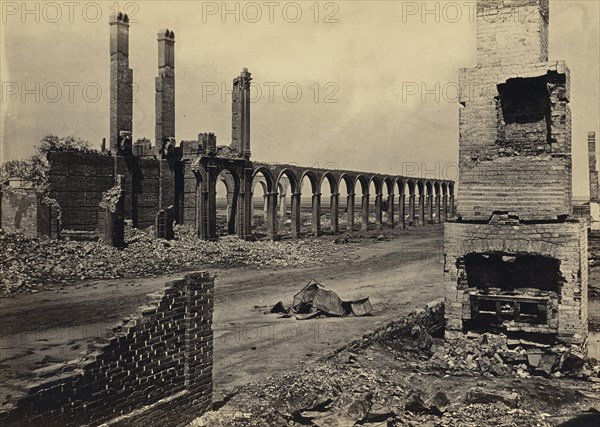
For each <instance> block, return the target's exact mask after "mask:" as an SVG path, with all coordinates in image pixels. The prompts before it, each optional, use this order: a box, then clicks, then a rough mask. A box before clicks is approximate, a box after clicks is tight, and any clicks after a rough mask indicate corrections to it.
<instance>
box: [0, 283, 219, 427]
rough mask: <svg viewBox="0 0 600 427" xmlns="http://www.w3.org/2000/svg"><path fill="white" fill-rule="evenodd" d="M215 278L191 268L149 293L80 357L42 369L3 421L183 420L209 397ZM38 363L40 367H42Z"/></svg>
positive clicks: (160, 425)
mask: <svg viewBox="0 0 600 427" xmlns="http://www.w3.org/2000/svg"><path fill="white" fill-rule="evenodd" d="M213 289H214V278H211V277H210V276H209V275H208V273H207V272H198V273H189V274H187V275H186V276H185V277H184V278H183V279H179V280H174V281H171V282H168V283H167V284H166V286H165V287H164V288H163V290H162V291H161V292H157V293H153V294H150V295H149V297H150V301H149V302H148V305H146V306H143V307H140V308H139V309H138V311H137V312H136V313H134V314H132V315H131V316H130V317H128V318H126V319H124V320H123V321H122V322H121V323H120V324H119V325H118V326H116V327H115V328H114V330H113V331H112V332H111V334H110V335H109V336H108V338H106V339H98V340H97V341H96V342H95V343H94V344H93V345H91V346H90V350H92V352H91V353H88V354H87V355H86V356H85V357H84V358H82V359H81V360H75V361H71V362H66V363H60V364H57V365H50V366H48V367H44V368H41V369H40V372H39V373H38V374H39V376H40V377H42V378H44V379H43V380H40V381H39V382H38V383H36V384H31V385H30V386H29V387H28V389H27V390H26V394H25V395H24V396H23V397H21V398H19V399H18V400H17V401H15V402H14V408H13V409H12V410H10V411H3V412H0V422H1V423H2V425H19V426H39V425H45V426H60V427H65V426H80V425H91V426H96V425H100V424H102V423H104V422H105V423H106V424H107V425H109V426H140V427H141V426H145V427H148V426H150V427H152V426H156V427H163V426H166V425H169V426H184V425H186V424H188V423H189V422H190V421H191V420H193V419H194V418H196V417H197V416H198V415H200V414H201V413H202V412H204V411H205V410H206V409H207V408H209V406H210V404H211V400H212V365H213V360H212V357H213V356H212V354H213V344H212V341H213V331H212V315H213V301H214V299H213V298H214V297H213V295H214V293H213ZM41 371H43V372H41Z"/></svg>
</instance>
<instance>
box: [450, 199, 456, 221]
mask: <svg viewBox="0 0 600 427" xmlns="http://www.w3.org/2000/svg"><path fill="white" fill-rule="evenodd" d="M449 203H450V206H449V210H450V218H454V209H455V206H454V194H451V195H450V200H449Z"/></svg>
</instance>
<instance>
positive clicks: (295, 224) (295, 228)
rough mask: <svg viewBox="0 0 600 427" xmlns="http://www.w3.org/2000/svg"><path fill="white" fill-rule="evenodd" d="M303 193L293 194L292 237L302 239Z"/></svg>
mask: <svg viewBox="0 0 600 427" xmlns="http://www.w3.org/2000/svg"><path fill="white" fill-rule="evenodd" d="M301 197H302V193H294V194H292V209H291V210H292V237H293V238H294V239H299V238H300V206H301V204H300V203H301V200H302V198H301Z"/></svg>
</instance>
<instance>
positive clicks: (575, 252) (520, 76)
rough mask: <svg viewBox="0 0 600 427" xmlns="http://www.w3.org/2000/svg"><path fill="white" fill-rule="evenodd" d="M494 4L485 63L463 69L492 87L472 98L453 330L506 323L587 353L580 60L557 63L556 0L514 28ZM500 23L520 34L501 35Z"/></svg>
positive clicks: (449, 233) (447, 282)
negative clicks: (575, 199)
mask: <svg viewBox="0 0 600 427" xmlns="http://www.w3.org/2000/svg"><path fill="white" fill-rule="evenodd" d="M488 3H489V2H486V1H480V2H478V21H477V23H478V38H477V58H478V66H477V67H475V68H468V69H463V70H461V71H460V84H461V87H466V86H467V84H468V83H469V82H478V84H479V85H481V86H483V87H484V88H485V90H482V91H481V95H480V96H474V97H473V96H471V97H468V96H466V94H462V95H461V96H462V99H461V103H462V105H463V108H461V110H460V143H459V159H460V160H459V161H460V163H459V169H460V192H461V203H460V205H459V208H458V211H457V219H456V221H453V222H452V223H447V224H446V226H445V228H444V252H445V266H444V286H445V294H446V315H445V316H446V337H447V338H450V339H451V338H453V337H455V336H456V334H461V333H464V332H468V331H473V332H502V333H504V334H506V335H507V337H508V343H509V344H511V345H513V346H514V345H523V346H526V347H541V348H544V349H546V350H548V351H550V349H551V348H554V347H553V346H557V345H558V346H562V347H561V348H569V349H571V350H572V351H573V352H576V353H579V354H584V353H585V349H586V340H587V333H588V315H587V286H588V259H587V235H586V234H587V227H586V222H585V221H584V220H581V219H578V218H576V217H574V215H573V205H572V194H571V191H572V189H571V179H572V168H573V166H572V153H571V151H572V149H571V110H570V108H569V100H570V76H569V68H568V67H567V65H566V64H565V63H564V62H563V61H552V62H549V61H548V13H549V12H548V1H547V0H530V1H527V2H520V3H525V4H524V5H521V6H522V7H524V8H526V9H527V11H528V12H530V13H531V15H530V16H532V17H533V19H531V20H529V21H528V23H526V24H519V25H510V26H507V25H506V24H505V23H503V21H502V19H500V18H494V16H493V13H494V11H493V9H492V8H489V7H486V5H487V4H488ZM504 3H505V4H506V7H510V4H511V3H513V2H504ZM498 8H501V6H498ZM498 16H500V15H498ZM501 30H504V32H505V33H506V32H508V34H507V35H506V37H507V39H506V40H508V38H510V39H511V40H512V39H514V40H519V41H520V43H515V44H513V43H510V42H507V41H505V40H504V39H503V40H504V41H502V42H499V40H498V39H497V38H496V37H493V36H491V35H493V34H495V33H497V32H499V31H501Z"/></svg>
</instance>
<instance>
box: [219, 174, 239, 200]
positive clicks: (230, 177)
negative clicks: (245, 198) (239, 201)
mask: <svg viewBox="0 0 600 427" xmlns="http://www.w3.org/2000/svg"><path fill="white" fill-rule="evenodd" d="M218 179H220V180H221V181H222V182H224V183H225V189H226V190H227V194H232V193H234V192H237V191H239V188H240V179H239V177H238V176H237V174H236V173H235V171H231V170H229V169H221V170H220V171H219V175H218Z"/></svg>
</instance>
